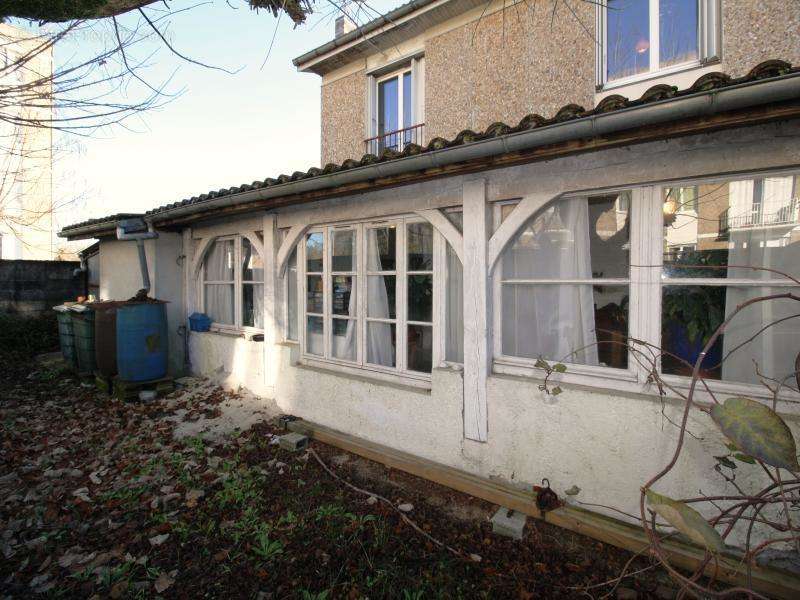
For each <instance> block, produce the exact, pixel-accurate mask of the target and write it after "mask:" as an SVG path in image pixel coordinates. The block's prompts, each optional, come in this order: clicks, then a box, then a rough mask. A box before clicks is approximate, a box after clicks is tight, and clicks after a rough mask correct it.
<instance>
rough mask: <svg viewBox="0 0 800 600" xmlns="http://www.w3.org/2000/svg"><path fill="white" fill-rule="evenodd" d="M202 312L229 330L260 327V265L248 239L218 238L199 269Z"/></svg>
mask: <svg viewBox="0 0 800 600" xmlns="http://www.w3.org/2000/svg"><path fill="white" fill-rule="evenodd" d="M202 291H203V293H202V301H203V312H205V313H206V314H207V315H208V316H209V317H210V318H211V320H212V321H213V322H214V323H215V324H216V325H220V326H223V327H229V328H254V329H263V327H264V264H263V259H262V257H261V255H260V254H259V253H258V251H257V250H256V249H255V247H254V246H253V245H252V243H251V242H250V240H249V239H248V238H246V237H243V236H233V237H226V238H219V239H217V240H216V241H214V242H213V243H212V244H211V247H210V248H209V250H208V252H207V253H206V256H205V259H204V262H203V269H202Z"/></svg>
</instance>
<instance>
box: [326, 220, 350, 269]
mask: <svg viewBox="0 0 800 600" xmlns="http://www.w3.org/2000/svg"><path fill="white" fill-rule="evenodd" d="M331 243H332V245H333V251H332V254H333V261H332V262H333V265H332V270H333V271H355V267H354V265H355V256H356V232H355V230H353V229H340V230H334V231H332V232H331Z"/></svg>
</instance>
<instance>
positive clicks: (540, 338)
mask: <svg viewBox="0 0 800 600" xmlns="http://www.w3.org/2000/svg"><path fill="white" fill-rule="evenodd" d="M591 277H592V268H591V256H590V251H589V211H588V200H587V199H586V198H573V199H568V200H562V201H560V202H558V203H557V204H555V205H553V206H551V207H548V208H546V209H545V210H544V211H542V212H540V213H539V214H538V215H537V216H535V217H534V219H532V221H531V222H529V224H528V225H527V226H526V227H525V228H524V229H523V230H522V232H521V233H520V234H519V235H518V236H517V238H516V239H515V240H514V242H513V244H511V245H509V246H508V247H507V248H506V250H505V251H504V253H503V279H504V280H513V279H561V280H565V279H590V278H591ZM502 339H503V354H505V355H508V356H518V357H523V358H538V357H540V356H541V357H544V358H546V359H551V360H561V359H563V360H565V361H567V362H573V363H579V364H590V365H597V364H599V363H598V357H597V337H596V334H595V322H594V297H593V291H592V286H591V285H588V284H583V285H576V284H517V283H504V284H503V286H502Z"/></svg>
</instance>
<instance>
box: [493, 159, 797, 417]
mask: <svg viewBox="0 0 800 600" xmlns="http://www.w3.org/2000/svg"><path fill="white" fill-rule="evenodd" d="M786 175H800V167H796V168H794V169H781V170H773V171H759V172H747V173H740V174H726V175H724V176H713V175H712V176H708V177H697V178H691V179H681V180H669V181H662V182H658V183H654V184H652V185H648V186H626V187H618V188H604V189H598V190H591V191H588V192H580V193H570V194H564V195H562V196H561V197H560V200H563V199H567V198H574V197H587V196H595V195H606V194H611V193H614V192H620V191H624V190H630V192H631V197H632V200H631V211H632V212H631V217H630V245H631V250H630V264H631V270H630V300H629V308H628V321H629V322H628V336H629V338H631V339H637V340H642V341H645V342H647V343H649V344H653V345H654V346H656V347H661V296H662V290H663V288H664V287H665V286H670V285H672V286H675V285H687V286H688V285H691V286H745V287H765V280H764V279H755V278H752V279H729V278H701V277H696V278H669V277H662V269H663V236H664V231H663V197H662V193H663V192H662V190H663V188H666V187H691V186H699V185H709V184H711V185H713V184H715V183H723V182H731V181H737V180H740V179H758V178H761V177H779V176H786ZM557 201H558V200H557ZM518 202H519V200H517V199H515V200H503V201H497V202H495V204H494V207H493V214H494V218H495V228H496V227H497V224H498V223H499V217H500V210H501V207H502V205H504V204H516V203H518ZM548 206H549V205H548ZM545 208H546V207H543V208H542V209H540V211H537V213H536V214H539V212H541V210H544V209H545ZM532 218H533V217H532ZM512 239H513V238H512ZM511 243H513V242H512V241H509V244H511ZM501 277H502V258H501V259H499V260H498V262H497V264H496V266H495V268H494V271H493V273H492V291H493V315H492V323H493V332H494V335H493V352H494V354H493V361H492V364H493V371H494V372H495V373H500V374H507V375H516V376H525V377H533V378H535V379H541V378H542V377H543V375H544V371H543V370H542V369H540V368H538V367H536V366H535V362H536V361H535V360H534V359H525V358H518V357H509V356H504V355H503V354H502V304H501V299H502V296H501ZM567 283H569V282H567ZM767 287H770V288H792V287H795V288H796V287H797V286H796V285H795V284H794V283H792V282H791V281H789V280H786V279H780V278H777V277H776V278H775V279H770V280H769V282H768V285H767ZM555 358H559V357H545V359H546V360H547V361H548V362H550V363H551V364H552V363H553V362H554V360H555ZM565 364H566V365H567V372H566V373H563V374H555V375H554V376H553V377H552V382H553V384H554V385H555V384H556V383H558V382H565V383H571V384H577V385H584V386H587V387H592V388H604V389H609V390H618V391H624V392H627V393H639V394H640V393H642V392H643V391H644V392H648V393H653V392H655V391H657V390H656V389H655V388H654V387H652V388H650V389H644V390H643V386H644V385H645V384H647V382H648V379H649V376H650V373H649V372H648V370H647V369H646V368H645V366H644V365H641V364H639V363H638V362H637V361H636V360H635V359H634V358H633V356H632V355H631V354H629V359H628V368H627V369H616V368H612V367H605V366H594V365H580V364H569V363H567V362H565ZM658 368H659V371H660V365H659V366H658ZM659 374H660V377H661V379H662V380H663V381H664V382H665V383H666V384H668V385H670V386H672V387H674V388H675V389H676V390H680V391H682V392H686V391H687V390H688V389H689V385H690V382H691V378H690V377H687V376H683V375H672V374H666V373H661V372H660V373H659ZM704 381H705V383H706V384H707V385H708V388H709V389H710V390H711V392H712V393H713V394H715V395H720V396H719V397H720V398H721V399H722V398H725V397H728V395H745V396H749V397H754V398H761V399H765V400H766V399H770V396H769V394H768V392H767V390H766V388H764V387H763V386H760V385H757V384H750V383H739V382H731V381H722V380H712V379H706V380H704ZM695 393H696V398H697V399H698V400H699V401H704V400H705V401H707V400H710V399H711V397H710V394H709V393H708V392H706V391H705V390H703V389H702V386H698V388H697V389H696V392H695ZM670 395H671V394H670ZM781 397H782V398H787V397H788V398H790V399H792V400H794V401H797V400H800V395H798V394H796V393H794V392H791V391H785V392H784V394H782V396H781ZM797 412H798V413H800V408H798V409H797Z"/></svg>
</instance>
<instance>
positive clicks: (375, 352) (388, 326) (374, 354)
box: [367, 321, 397, 367]
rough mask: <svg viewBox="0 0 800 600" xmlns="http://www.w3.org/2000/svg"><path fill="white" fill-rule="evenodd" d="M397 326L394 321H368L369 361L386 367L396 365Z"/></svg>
mask: <svg viewBox="0 0 800 600" xmlns="http://www.w3.org/2000/svg"><path fill="white" fill-rule="evenodd" d="M396 333H397V330H396V327H395V324H394V323H375V322H374V321H368V322H367V362H368V363H371V364H373V365H381V366H384V367H394V366H396V362H395V355H396V351H397V337H396Z"/></svg>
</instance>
